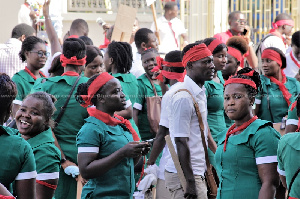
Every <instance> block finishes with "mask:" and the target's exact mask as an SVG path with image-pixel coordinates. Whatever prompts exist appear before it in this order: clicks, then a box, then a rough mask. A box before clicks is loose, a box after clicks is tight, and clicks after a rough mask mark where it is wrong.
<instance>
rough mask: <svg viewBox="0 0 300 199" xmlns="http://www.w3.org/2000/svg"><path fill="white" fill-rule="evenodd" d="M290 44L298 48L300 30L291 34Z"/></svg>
mask: <svg viewBox="0 0 300 199" xmlns="http://www.w3.org/2000/svg"><path fill="white" fill-rule="evenodd" d="M292 45H295V46H297V47H298V48H300V30H298V31H297V32H295V33H294V34H293V36H292Z"/></svg>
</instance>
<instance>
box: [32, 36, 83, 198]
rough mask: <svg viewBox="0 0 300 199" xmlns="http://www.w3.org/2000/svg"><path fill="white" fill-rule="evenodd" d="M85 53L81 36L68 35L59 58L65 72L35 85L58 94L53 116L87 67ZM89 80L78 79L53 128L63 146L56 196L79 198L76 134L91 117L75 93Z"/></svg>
mask: <svg viewBox="0 0 300 199" xmlns="http://www.w3.org/2000/svg"><path fill="white" fill-rule="evenodd" d="M85 56H86V46H85V44H84V42H83V41H82V40H81V39H77V38H69V39H66V40H65V41H64V45H63V54H62V55H61V58H60V59H61V63H62V66H63V67H64V70H65V72H64V73H63V74H62V76H56V77H51V78H48V79H47V80H46V81H45V82H44V81H43V80H39V81H37V82H36V83H35V85H34V87H33V88H32V92H35V91H44V92H46V93H49V94H51V95H54V96H55V97H56V99H57V102H56V103H55V108H56V110H57V111H56V112H55V113H54V115H53V117H52V118H53V119H54V120H55V119H56V118H57V116H58V114H59V113H60V111H61V107H62V106H63V105H64V103H65V101H66V100H67V97H68V95H69V93H70V90H71V88H72V87H73V85H74V83H75V82H76V80H77V78H78V76H79V74H80V73H81V71H82V70H83V69H84V64H85V62H86V60H85V58H86V57H85ZM87 80H88V78H87V77H81V78H80V79H79V81H78V83H77V85H76V86H75V90H74V92H73V95H72V96H71V98H70V101H69V102H68V105H67V107H66V110H65V112H64V114H63V116H62V117H61V120H60V122H59V123H58V126H56V127H55V129H54V130H53V131H54V134H55V137H56V139H57V142H58V143H56V145H57V146H59V148H60V149H61V169H60V173H59V182H58V186H57V189H56V191H55V199H75V198H76V192H77V191H76V190H77V181H76V179H75V178H77V176H78V174H79V169H78V167H77V147H76V135H77V133H78V131H79V129H80V128H81V127H82V125H83V124H84V119H85V118H87V117H88V113H87V111H86V109H85V108H83V107H81V106H80V105H79V104H78V103H77V102H76V100H75V97H74V93H75V91H76V89H77V87H78V85H79V84H80V83H84V82H87Z"/></svg>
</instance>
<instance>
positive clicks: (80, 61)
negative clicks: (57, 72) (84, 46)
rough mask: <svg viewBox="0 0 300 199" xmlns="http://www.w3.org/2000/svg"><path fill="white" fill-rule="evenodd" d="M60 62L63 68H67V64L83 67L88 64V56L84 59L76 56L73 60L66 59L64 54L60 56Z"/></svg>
mask: <svg viewBox="0 0 300 199" xmlns="http://www.w3.org/2000/svg"><path fill="white" fill-rule="evenodd" d="M60 62H61V66H62V67H66V66H67V64H72V65H76V66H83V65H84V64H85V63H86V56H85V57H83V58H82V59H77V57H76V56H73V57H71V58H67V57H65V55H64V54H61V55H60Z"/></svg>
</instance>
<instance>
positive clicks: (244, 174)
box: [215, 119, 280, 199]
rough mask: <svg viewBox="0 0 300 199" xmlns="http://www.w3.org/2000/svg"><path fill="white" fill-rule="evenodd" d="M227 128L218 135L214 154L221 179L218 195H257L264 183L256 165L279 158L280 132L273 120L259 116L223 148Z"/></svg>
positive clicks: (253, 198)
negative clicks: (275, 127)
mask: <svg viewBox="0 0 300 199" xmlns="http://www.w3.org/2000/svg"><path fill="white" fill-rule="evenodd" d="M226 132H227V130H225V131H223V132H221V133H220V134H219V135H218V148H217V151H216V154H215V161H216V170H217V173H218V176H219V180H220V184H219V188H218V196H217V198H219V199H232V198H243V199H257V198H258V194H259V191H260V188H261V185H262V183H261V180H260V178H259V174H258V169H257V165H258V164H265V163H272V162H277V146H278V141H279V139H280V134H279V133H278V132H277V131H276V130H274V129H273V128H272V123H270V122H268V121H264V120H260V119H257V120H255V121H254V122H253V123H251V124H250V125H249V126H248V127H247V128H246V129H245V130H244V131H243V132H242V133H240V134H238V135H233V136H230V137H229V138H228V141H227V145H226V151H225V152H224V150H223V147H224V141H225V137H226Z"/></svg>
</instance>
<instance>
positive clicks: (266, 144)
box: [252, 126, 280, 162]
mask: <svg viewBox="0 0 300 199" xmlns="http://www.w3.org/2000/svg"><path fill="white" fill-rule="evenodd" d="M279 139H280V135H279V133H278V132H277V131H276V130H275V129H273V128H272V127H270V126H266V127H263V128H260V129H259V130H258V131H257V132H256V133H255V135H254V140H253V141H254V143H253V145H252V146H253V148H254V151H255V158H256V160H258V158H266V157H272V158H273V161H274V157H275V159H276V156H277V147H278V141H279ZM264 161H267V160H263V162H264ZM275 162H277V160H276V161H275Z"/></svg>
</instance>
